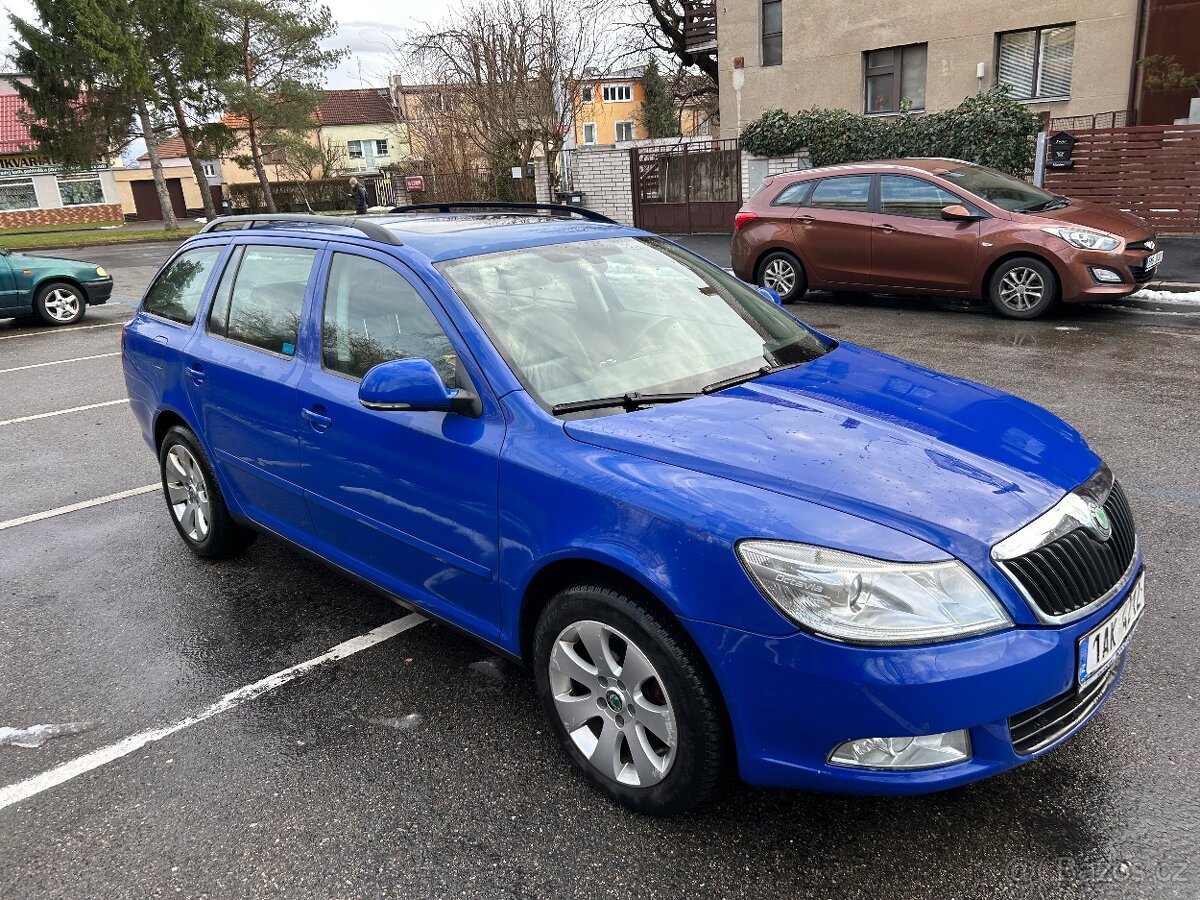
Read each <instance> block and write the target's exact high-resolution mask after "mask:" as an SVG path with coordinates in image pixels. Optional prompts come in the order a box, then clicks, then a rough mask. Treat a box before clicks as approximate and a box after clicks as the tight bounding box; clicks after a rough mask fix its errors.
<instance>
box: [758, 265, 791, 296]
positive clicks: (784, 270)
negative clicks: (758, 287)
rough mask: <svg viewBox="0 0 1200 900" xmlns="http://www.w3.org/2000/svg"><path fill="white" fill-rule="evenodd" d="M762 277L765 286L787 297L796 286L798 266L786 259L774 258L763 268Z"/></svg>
mask: <svg viewBox="0 0 1200 900" xmlns="http://www.w3.org/2000/svg"><path fill="white" fill-rule="evenodd" d="M762 279H763V285H764V286H766V287H769V288H770V289H771V290H773V291H774V292H775V293H777V294H778V295H779V296H781V297H786V296H787V295H788V294H790V293H791V292H792V289H793V288H795V287H796V267H795V266H793V265H792V264H791V263H789V262H788V261H787V260H786V259H773V260H771V261H770V262H769V263H767V265H766V267H765V268H764V269H763V274H762Z"/></svg>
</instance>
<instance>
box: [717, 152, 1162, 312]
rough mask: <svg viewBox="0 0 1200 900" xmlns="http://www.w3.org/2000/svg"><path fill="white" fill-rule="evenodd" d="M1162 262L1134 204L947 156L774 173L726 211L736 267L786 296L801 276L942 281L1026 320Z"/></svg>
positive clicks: (942, 290) (798, 290)
mask: <svg viewBox="0 0 1200 900" xmlns="http://www.w3.org/2000/svg"><path fill="white" fill-rule="evenodd" d="M1160 262H1162V251H1160V250H1157V249H1156V247H1155V242H1154V232H1153V231H1152V230H1151V229H1150V226H1148V225H1147V224H1146V223H1145V222H1144V221H1143V220H1142V219H1139V218H1138V217H1137V216H1133V215H1130V214H1129V213H1124V212H1121V211H1120V210H1116V209H1108V208H1106V207H1103V206H1097V205H1096V204H1093V203H1085V202H1083V201H1079V200H1071V199H1068V198H1067V197H1060V196H1057V195H1055V194H1051V193H1047V192H1046V191H1044V190H1042V189H1040V188H1037V187H1034V186H1033V185H1032V184H1029V183H1027V182H1024V181H1021V180H1019V179H1016V178H1012V177H1010V176H1008V175H1005V174H1003V173H1001V172H997V171H995V170H993V169H988V168H985V167H983V166H977V165H974V164H972V163H966V162H961V161H959V160H952V159H901V160H889V161H885V162H870V163H854V164H851V165H843V166H829V167H826V168H821V169H807V170H804V171H800V172H791V173H788V174H785V175H775V176H772V177H769V178H767V179H766V180H765V181H764V182H763V186H762V188H760V189H759V191H758V192H757V193H756V194H755V195H754V196H753V197H752V198H751V199H750V201H749V202H748V203H746V204H745V205H744V206H743V207H742V209H741V211H740V212H739V213H738V214H737V216H736V218H735V220H734V235H733V271H734V273H735V274H736V275H737V276H738V277H739V278H741V279H743V280H745V281H750V282H753V283H755V284H760V285H763V286H765V287H769V288H771V289H773V290H774V291H776V292H777V293H778V294H779V295H780V296H781V297H783V299H784V301H785V302H789V301H792V300H796V299H798V298H799V297H800V296H801V295H802V294H803V293H804V292H805V291H806V290H808V289H810V288H813V289H817V290H829V291H839V290H852V291H866V292H879V293H889V294H891V293H907V294H947V295H955V296H962V297H971V298H984V297H986V298H987V299H989V300H990V301H991V302H992V304H993V305H994V306H995V307H996V309H997V310H999V311H1000V312H1001V313H1002V314H1004V315H1006V316H1012V317H1013V318H1018V319H1032V318H1034V317H1036V316H1040V315H1042V314H1043V313H1045V312H1047V311H1048V310H1050V309H1051V308H1052V307H1053V306H1054V305H1055V304H1056V303H1057V302H1059V301H1060V300H1061V301H1063V302H1066V303H1080V302H1086V301H1091V300H1105V299H1113V298H1115V297H1124V296H1125V295H1127V294H1131V293H1133V292H1134V291H1136V290H1137V289H1138V287H1139V286H1140V285H1143V284H1145V283H1146V282H1148V281H1150V279H1151V278H1153V276H1154V270H1155V267H1156V266H1157V265H1158V264H1159V263H1160Z"/></svg>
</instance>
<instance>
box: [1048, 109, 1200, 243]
mask: <svg viewBox="0 0 1200 900" xmlns="http://www.w3.org/2000/svg"><path fill="white" fill-rule="evenodd" d="M1070 133H1071V135H1073V136H1074V138H1075V148H1074V153H1073V154H1072V159H1073V160H1074V161H1075V165H1074V167H1073V168H1070V169H1051V168H1047V169H1046V187H1047V189H1049V190H1051V191H1054V192H1055V193H1059V194H1066V195H1067V196H1069V197H1076V198H1078V199H1080V200H1091V201H1093V202H1095V203H1102V204H1104V205H1106V206H1115V207H1118V208H1120V209H1123V210H1127V211H1128V212H1131V213H1133V214H1134V215H1137V216H1141V217H1142V218H1143V219H1145V220H1146V221H1147V222H1149V223H1150V224H1151V226H1153V227H1154V228H1155V229H1156V230H1158V231H1160V232H1177V233H1179V232H1182V233H1192V234H1196V233H1200V125H1146V126H1139V127H1129V128H1089V129H1085V130H1079V131H1072V132H1070Z"/></svg>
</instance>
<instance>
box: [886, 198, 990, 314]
mask: <svg viewBox="0 0 1200 900" xmlns="http://www.w3.org/2000/svg"><path fill="white" fill-rule="evenodd" d="M954 204H960V205H961V204H963V201H962V199H960V198H959V197H957V196H955V195H954V194H952V193H950V192H949V191H947V190H945V189H943V188H941V187H939V186H938V185H936V184H934V183H933V182H931V181H927V180H925V179H924V178H918V177H915V176H911V175H880V176H879V211H878V212H876V213H875V214H874V216H873V217H872V218H873V220H874V226H875V227H874V228H873V229H872V230H871V280H872V282H873V283H874V284H877V285H880V286H883V287H893V288H904V289H924V290H931V291H953V292H964V293H965V292H967V291H969V290H970V289H971V282H972V279H973V278H974V275H975V264H976V258H977V256H978V254H979V222H977V221H975V222H950V221H946V220H945V219H943V218H942V209H944V208H945V207H947V206H951V205H954Z"/></svg>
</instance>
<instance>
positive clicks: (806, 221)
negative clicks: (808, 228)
mask: <svg viewBox="0 0 1200 900" xmlns="http://www.w3.org/2000/svg"><path fill="white" fill-rule="evenodd" d="M798 221H799V222H800V224H801V225H811V224H812V223H813V222H815V221H816V219H814V218H813V217H812V216H800V218H799V220H798Z"/></svg>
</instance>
